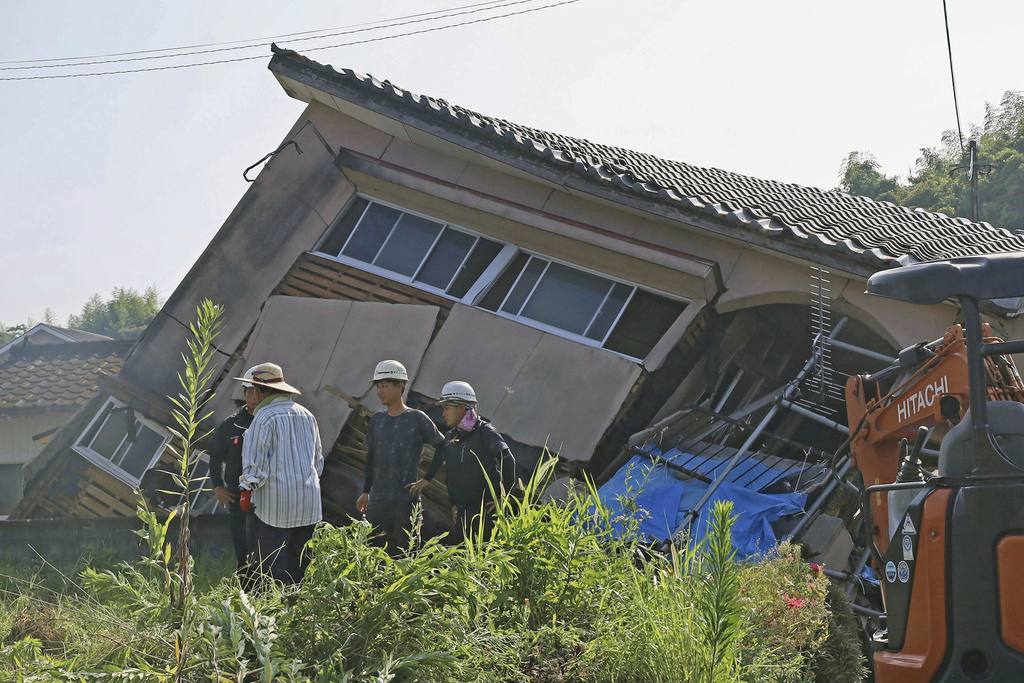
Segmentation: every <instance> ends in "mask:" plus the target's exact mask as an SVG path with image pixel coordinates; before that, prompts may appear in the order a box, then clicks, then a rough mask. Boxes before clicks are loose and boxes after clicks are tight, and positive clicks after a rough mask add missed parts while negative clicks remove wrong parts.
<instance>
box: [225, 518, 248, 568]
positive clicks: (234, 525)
mask: <svg viewBox="0 0 1024 683" xmlns="http://www.w3.org/2000/svg"><path fill="white" fill-rule="evenodd" d="M228 515H229V517H228V521H229V522H230V524H231V544H232V545H233V546H234V547H235V559H236V560H237V561H238V568H239V569H241V568H243V567H244V566H245V564H246V561H247V560H248V556H249V543H248V540H247V538H246V536H247V532H246V523H247V522H246V519H245V517H246V515H245V513H244V512H242V508H240V507H238V503H237V502H235V503H231V505H229V506H228Z"/></svg>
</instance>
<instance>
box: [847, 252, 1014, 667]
mask: <svg viewBox="0 0 1024 683" xmlns="http://www.w3.org/2000/svg"><path fill="white" fill-rule="evenodd" d="M868 293H869V294H873V295H876V296H884V297H889V298H893V299H898V300H900V301H905V302H908V303H912V304H922V305H925V304H938V303H942V302H943V301H946V300H948V299H954V300H956V301H958V302H959V304H960V307H961V312H962V315H963V332H964V337H965V338H966V364H967V375H968V378H967V379H968V386H969V391H968V396H967V398H968V404H969V408H968V410H967V411H966V413H965V414H964V415H963V418H962V419H959V421H958V422H957V423H956V424H955V426H954V427H953V428H952V429H951V430H950V431H949V432H948V433H947V434H946V435H945V437H944V438H943V440H942V443H941V445H940V448H939V464H938V469H937V471H936V473H935V476H932V477H930V478H926V477H920V478H919V479H918V480H917V481H912V482H899V481H898V478H897V483H889V484H878V485H874V486H868V487H867V489H866V499H870V496H871V495H872V494H875V493H882V492H890V493H891V492H900V493H902V494H909V496H910V497H909V498H907V504H906V506H905V508H903V507H900V508H899V510H898V511H897V512H896V514H897V515H898V517H897V519H896V520H895V522H896V523H895V524H894V525H893V526H894V528H892V529H890V533H891V541H890V542H889V543H888V545H887V547H886V548H885V550H884V554H878V555H877V556H876V562H877V564H878V566H879V569H880V570H881V574H882V591H883V596H884V599H885V609H886V626H887V629H886V631H884V632H881V633H879V634H876V637H875V642H874V647H875V680H877V681H880V682H881V683H888V682H895V681H899V682H900V683H905V682H910V681H922V682H923V681H1018V680H1024V404H1022V403H1019V402H1017V401H1007V400H989V391H988V389H989V387H988V386H987V382H988V378H987V367H988V366H987V365H986V357H997V356H1004V355H1007V354H1014V353H1022V352H1024V341H1012V342H1001V341H995V342H992V341H989V340H986V339H983V336H982V332H983V328H982V321H981V315H980V307H981V303H980V302H982V301H985V300H991V299H1004V298H1012V297H1020V296H1024V253H1013V254H1000V255H992V256H977V257H966V258H957V259H950V260H947V261H936V262H930V263H922V264H916V265H911V266H904V267H901V268H895V269H893V270H887V271H883V272H880V273H876V274H875V275H873V276H872V277H871V278H870V279H869V280H868ZM986 342H987V343H986ZM935 386H938V387H941V386H943V385H942V383H941V382H939V383H937V384H935ZM937 393H938V392H937ZM946 398H947V396H945V395H942V396H939V397H938V399H939V401H942V400H944V399H946ZM949 398H950V400H955V401H959V400H960V397H954V396H952V395H950V396H949ZM943 412H944V414H945V413H946V411H943ZM949 412H950V414H951V415H953V414H956V415H959V410H958V409H957V410H953V411H949ZM923 444H924V440H923V439H921V440H919V442H918V444H917V445H916V446H915V447H916V449H917V450H918V451H919V450H920V449H921V447H922V446H923ZM869 508H870V504H869V505H868V509H869ZM867 511H868V510H867V509H866V512H867Z"/></svg>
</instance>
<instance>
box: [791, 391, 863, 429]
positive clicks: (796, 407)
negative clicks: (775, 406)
mask: <svg viewBox="0 0 1024 683" xmlns="http://www.w3.org/2000/svg"><path fill="white" fill-rule="evenodd" d="M779 403H780V404H781V405H782V407H783V408H789V409H790V410H792V411H793V412H794V413H796V414H797V415H803V416H804V417H806V418H807V419H808V420H814V421H815V422H817V423H818V424H823V425H825V426H826V427H831V428H832V429H834V430H836V431H837V432H839V433H840V434H849V433H850V428H849V427H847V426H846V425H844V424H839V423H838V422H836V421H835V420H830V419H828V418H827V417H825V416H824V415H819V414H818V413H816V412H814V411H813V410H810V409H809V408H805V407H804V406H802V405H800V404H799V403H794V402H793V401H790V400H788V399H782V400H781V401H779Z"/></svg>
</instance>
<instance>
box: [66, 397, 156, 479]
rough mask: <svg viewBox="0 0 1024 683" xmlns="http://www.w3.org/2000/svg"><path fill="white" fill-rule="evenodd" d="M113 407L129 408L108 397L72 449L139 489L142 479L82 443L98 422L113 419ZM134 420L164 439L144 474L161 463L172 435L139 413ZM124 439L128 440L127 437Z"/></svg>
mask: <svg viewBox="0 0 1024 683" xmlns="http://www.w3.org/2000/svg"><path fill="white" fill-rule="evenodd" d="M111 407H113V408H128V407H129V406H128V404H127V403H125V402H124V401H120V400H118V399H116V398H114V397H113V396H109V397H107V400H106V401H104V402H103V405H101V406H100V408H99V410H97V411H96V414H95V415H93V417H92V419H91V420H89V424H88V425H86V427H85V429H83V430H82V431H81V433H80V434H79V435H78V439H76V440H75V443H74V445H73V446H72V447H71V450H73V451H75V452H76V453H78V454H79V455H80V456H82V457H83V458H85V459H86V460H88V461H89V462H91V463H92V464H93V465H96V466H97V467H99V468H100V469H101V470H103V471H105V472H106V473H107V474H110V475H111V476H113V477H115V478H117V479H119V480H121V481H123V482H124V483H126V484H128V485H129V486H132V487H136V488H137V487H138V486H139V485H140V484H141V483H142V479H141V478H137V477H135V475H133V474H132V473H130V472H128V471H127V470H125V469H123V468H122V467H121V466H120V465H117V464H116V463H115V462H114V461H113V460H111V459H110V458H108V457H107V456H105V455H103V454H102V453H100V452H98V451H94V450H93V449H92V448H91V447H90V446H87V445H85V444H83V443H82V441H83V439H84V438H85V436H86V434H88V433H89V432H91V431H92V428H93V427H94V426H95V425H96V423H97V421H98V420H100V419H101V418H102V419H103V421H104V423H105V422H106V420H109V419H110V418H111V417H112V415H110V414H107V413H108V411H109V410H110V409H111ZM134 418H135V420H136V421H137V422H139V423H140V424H141V425H142V426H144V427H147V428H148V429H151V430H153V431H154V432H156V433H157V434H158V435H160V436H161V437H163V438H162V440H161V441H160V445H159V446H158V447H157V449H156V451H155V452H154V454H153V456H152V457H151V458H150V460H149V464H148V465H147V466H146V468H145V469H144V470H143V472H146V471H147V470H150V469H152V467H153V466H154V465H155V464H156V463H157V462H159V461H160V458H161V457H163V454H164V451H165V450H166V449H167V444H168V442H170V440H171V434H170V432H168V431H167V430H166V429H164V428H163V427H161V426H160V425H159V424H157V423H156V422H153V421H152V420H150V419H149V418H147V417H145V416H143V415H142V414H140V413H138V412H137V411H134ZM102 429H103V425H102V424H101V425H100V426H99V428H98V429H97V430H96V433H95V434H93V437H92V439H91V440H90V442H91V441H95V439H96V436H97V435H98V434H99V432H100V431H101V430H102ZM124 438H127V435H126V436H125V437H124ZM124 438H122V439H121V441H120V442H119V443H118V445H117V448H115V449H114V452H115V453H116V452H117V450H118V449H119V448H121V446H122V445H123V444H124Z"/></svg>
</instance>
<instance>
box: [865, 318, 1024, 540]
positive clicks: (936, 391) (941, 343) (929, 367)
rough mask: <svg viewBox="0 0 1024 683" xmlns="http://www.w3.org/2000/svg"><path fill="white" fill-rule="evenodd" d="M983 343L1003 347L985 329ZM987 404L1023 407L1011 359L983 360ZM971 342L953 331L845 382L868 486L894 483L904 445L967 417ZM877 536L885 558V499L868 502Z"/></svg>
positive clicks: (1023, 396)
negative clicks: (923, 432) (920, 433)
mask: <svg viewBox="0 0 1024 683" xmlns="http://www.w3.org/2000/svg"><path fill="white" fill-rule="evenodd" d="M983 337H984V342H985V343H997V342H1000V341H1002V340H1001V339H999V338H998V337H995V336H993V335H992V330H991V328H990V327H989V326H988V325H987V324H986V325H984V326H983ZM985 363H986V372H987V375H988V383H987V392H988V397H989V400H993V401H1019V402H1024V383H1022V382H1021V377H1020V374H1019V373H1018V372H1017V368H1016V366H1015V365H1014V363H1013V360H1012V359H1011V358H1009V357H1006V356H990V357H987V358H986V360H985ZM969 386H970V385H969V381H968V371H967V343H966V339H965V337H964V331H963V328H961V326H960V325H952V326H951V327H949V328H948V329H947V330H946V333H945V334H944V335H943V337H942V339H939V340H936V341H935V342H932V343H931V344H922V345H918V346H915V347H911V348H909V349H906V350H904V351H903V352H901V354H900V359H899V361H898V362H897V363H896V365H893V366H891V367H889V368H886V369H884V370H882V371H880V372H877V373H875V374H874V375H856V376H853V377H850V378H849V379H848V380H847V382H846V411H847V418H848V422H847V424H849V426H850V430H851V434H852V435H853V436H852V437H851V440H850V454H851V458H852V460H853V462H854V465H855V466H856V467H857V469H858V470H859V471H860V473H861V476H862V477H863V480H864V486H865V487H867V486H873V485H875V484H887V483H892V482H894V481H895V480H896V474H897V472H898V470H899V467H900V441H901V440H903V439H907V440H909V441H913V439H914V437H915V436H916V434H917V431H918V430H919V429H920V428H921V427H927V428H928V429H934V430H935V436H937V437H941V435H942V434H944V433H945V432H946V431H947V429H948V427H949V426H951V425H952V424H955V423H956V422H958V421H959V420H960V419H961V418H962V417H963V415H964V413H965V412H966V411H967V408H968V406H969V404H970V401H969V393H970V389H969ZM870 505H871V521H872V527H873V528H872V536H873V540H874V542H875V545H876V547H877V548H878V551H879V552H880V553H882V554H884V553H885V552H886V550H887V548H888V546H889V538H890V536H891V533H890V530H889V528H888V526H889V525H888V502H887V498H886V496H885V495H883V494H882V493H874V494H872V496H871V500H870Z"/></svg>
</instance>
